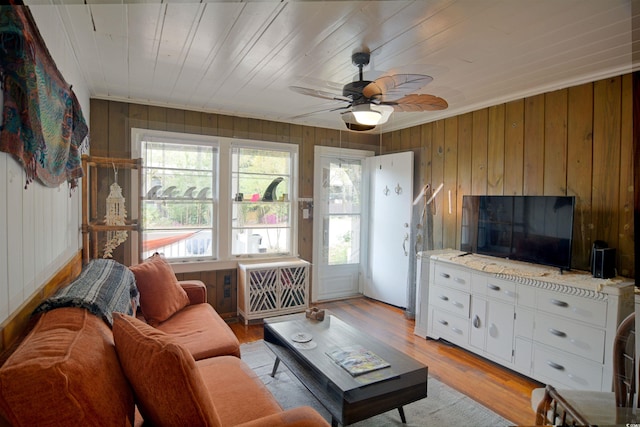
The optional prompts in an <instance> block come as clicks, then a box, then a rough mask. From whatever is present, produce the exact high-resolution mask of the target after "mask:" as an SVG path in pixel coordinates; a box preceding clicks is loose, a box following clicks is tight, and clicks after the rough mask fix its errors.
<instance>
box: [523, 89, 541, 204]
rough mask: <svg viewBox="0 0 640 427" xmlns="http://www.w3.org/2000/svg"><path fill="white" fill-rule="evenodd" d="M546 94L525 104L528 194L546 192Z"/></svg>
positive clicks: (525, 189)
mask: <svg viewBox="0 0 640 427" xmlns="http://www.w3.org/2000/svg"><path fill="white" fill-rule="evenodd" d="M544 146H545V140H544V95H537V96H532V97H529V98H527V99H526V100H525V104H524V181H523V189H524V193H523V194H525V195H527V196H538V195H542V194H544Z"/></svg>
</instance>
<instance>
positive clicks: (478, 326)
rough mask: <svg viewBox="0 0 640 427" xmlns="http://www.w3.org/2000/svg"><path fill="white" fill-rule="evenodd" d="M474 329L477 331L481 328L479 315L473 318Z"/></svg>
mask: <svg viewBox="0 0 640 427" xmlns="http://www.w3.org/2000/svg"><path fill="white" fill-rule="evenodd" d="M473 327H474V328H476V329H478V328H480V317H479V316H478V315H477V314H476V315H475V316H474V318H473Z"/></svg>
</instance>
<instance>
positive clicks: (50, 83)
mask: <svg viewBox="0 0 640 427" xmlns="http://www.w3.org/2000/svg"><path fill="white" fill-rule="evenodd" d="M12 3H13V2H12ZM0 78H1V84H2V93H3V98H4V101H3V106H2V119H3V120H2V126H1V128H0V151H4V152H7V153H10V154H12V155H13V156H15V157H16V158H17V159H18V160H19V161H20V163H21V164H22V166H23V167H24V169H25V171H26V175H27V185H28V184H29V183H30V182H32V181H33V179H35V178H37V179H38V180H39V181H41V182H42V183H43V184H44V185H46V186H48V187H57V186H59V185H60V184H61V183H63V182H65V181H67V182H68V183H69V185H70V187H71V188H72V189H73V188H75V187H76V186H77V180H78V178H80V177H82V176H83V171H82V164H81V159H80V156H81V152H82V146H83V144H84V143H85V140H88V138H87V136H88V133H89V129H88V127H87V124H86V122H85V119H84V116H83V115H82V109H81V108H80V103H79V102H78V100H77V98H76V96H75V94H74V93H73V91H72V90H71V86H70V85H69V84H67V82H66V81H65V80H64V78H63V77H62V74H61V73H60V71H59V70H58V68H57V67H56V64H55V62H54V61H53V59H52V58H51V55H50V54H49V51H48V49H47V47H46V45H45V43H44V41H43V39H42V37H41V36H40V32H39V31H38V28H37V26H36V24H35V21H34V20H33V17H32V16H31V12H30V11H29V8H28V7H26V6H17V5H16V6H0ZM87 144H88V142H87ZM25 188H26V186H25Z"/></svg>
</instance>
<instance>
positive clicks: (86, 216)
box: [82, 154, 142, 264]
mask: <svg viewBox="0 0 640 427" xmlns="http://www.w3.org/2000/svg"><path fill="white" fill-rule="evenodd" d="M97 168H122V169H132V170H136V171H137V173H138V182H142V180H141V179H140V178H141V177H140V174H141V168H142V159H121V158H115V157H97V156H89V155H86V154H85V155H83V156H82V169H83V170H84V173H85V180H84V182H83V183H82V262H83V264H87V263H88V262H89V260H90V259H94V258H98V256H99V248H98V242H99V240H98V233H99V232H106V231H122V230H125V231H139V229H140V228H139V224H138V220H127V221H126V224H125V225H106V224H105V221H104V219H99V217H98V215H99V214H98V173H97ZM138 206H140V205H138ZM136 216H137V217H138V218H140V212H139V208H138V213H137V215H136ZM103 217H104V215H103ZM137 234H138V239H140V240H141V239H142V236H141V233H137ZM139 244H140V245H139V247H142V246H141V244H142V242H141V241H140V242H139Z"/></svg>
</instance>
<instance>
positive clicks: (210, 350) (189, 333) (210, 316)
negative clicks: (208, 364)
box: [157, 304, 240, 360]
mask: <svg viewBox="0 0 640 427" xmlns="http://www.w3.org/2000/svg"><path fill="white" fill-rule="evenodd" d="M157 328H158V329H159V330H161V331H163V332H166V333H167V334H170V335H171V336H172V337H173V338H174V339H175V341H176V342H177V343H179V344H181V345H183V346H184V347H186V349H187V350H189V352H190V353H191V355H192V356H193V358H194V359H196V360H200V359H206V358H209V357H215V356H237V357H240V343H239V342H238V338H236V336H235V334H234V333H233V331H232V330H231V328H229V325H227V323H226V322H225V321H224V320H223V319H222V318H221V317H220V316H219V315H218V313H216V311H215V310H214V309H213V307H211V306H210V305H209V304H196V305H189V306H187V307H185V308H183V309H182V310H180V311H179V312H177V313H176V314H174V315H173V316H171V317H170V318H169V319H167V320H166V321H164V322H162V323H160V324H159V325H158V326H157Z"/></svg>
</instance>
